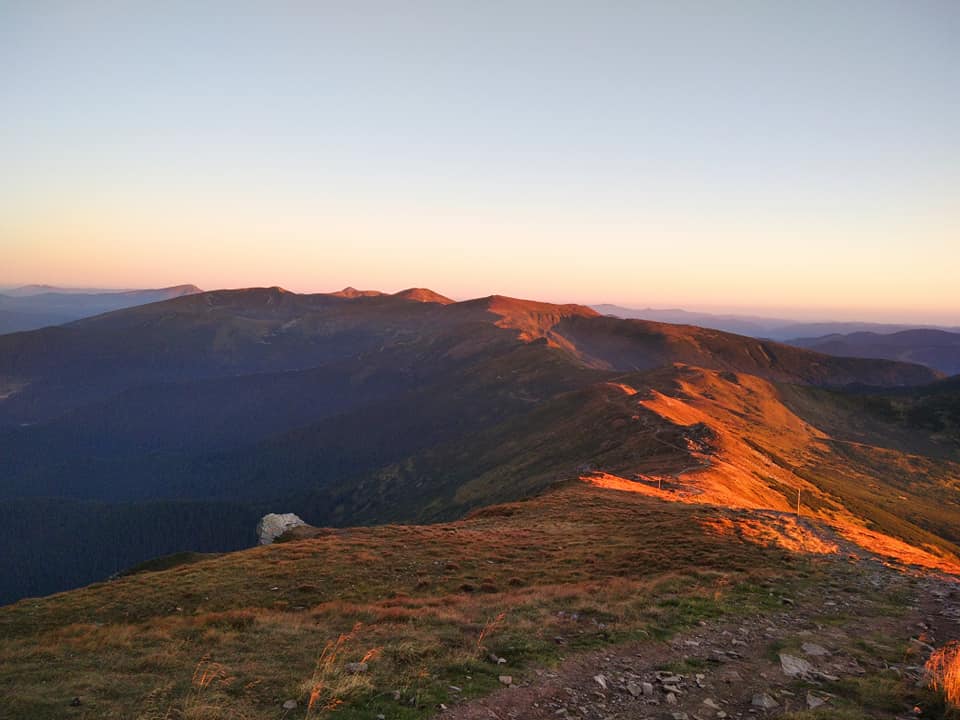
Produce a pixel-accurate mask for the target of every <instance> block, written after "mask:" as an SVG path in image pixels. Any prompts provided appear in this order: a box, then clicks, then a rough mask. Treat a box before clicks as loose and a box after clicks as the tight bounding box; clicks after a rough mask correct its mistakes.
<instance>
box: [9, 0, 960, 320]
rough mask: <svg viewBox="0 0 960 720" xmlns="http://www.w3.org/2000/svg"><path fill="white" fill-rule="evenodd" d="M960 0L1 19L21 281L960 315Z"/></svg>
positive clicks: (44, 7)
mask: <svg viewBox="0 0 960 720" xmlns="http://www.w3.org/2000/svg"><path fill="white" fill-rule="evenodd" d="M958 37H960V3H958V2H956V1H955V0H947V1H945V2H936V1H935V0H930V1H927V0H922V1H921V2H906V1H904V2H887V1H884V0H868V1H863V2H860V1H858V0H843V1H841V2H837V1H836V0H826V1H820V0H809V1H806V2H802V3H801V2H786V1H780V0H765V1H764V2H751V1H747V0H743V1H741V2H724V1H722V0H714V1H709V2H684V1H683V0H679V1H675V0H671V1H670V2H657V3H653V2H650V3H646V2H641V1H640V0H634V1H632V2H602V1H595V2H564V0H554V1H553V2H523V1H522V0H515V1H513V2H497V1H496V0H487V1H485V2H458V1H456V0H446V1H444V2H430V1H428V0H422V1H420V2H404V1H402V0H392V1H390V2H364V1H363V0H353V1H351V2H322V1H321V0H313V1H312V2H282V1H279V2H260V3H248V2H243V1H242V0H233V1H232V2H223V3H221V2H216V1H215V0H211V1H206V2H200V3H198V2H183V3H181V2H176V1H173V2H163V3H157V2H155V3H150V2H131V3H120V2H97V1H93V0H91V1H88V2H84V3H77V2H64V3H56V2H44V1H43V0H30V1H29V2H8V1H7V0H0V68H2V69H0V165H2V167H3V170H2V172H0V285H16V284H25V283H41V282H42V283H51V284H58V285H66V286H86V287H90V286H94V287H118V288H120V287H123V288H129V287H157V286H167V285H174V284H180V283H195V284H197V285H200V286H201V287H204V288H208V289H212V288H219V287H246V286H264V285H281V286H283V287H286V288H288V289H290V290H295V291H325V290H333V289H337V288H340V287H343V286H345V285H353V286H355V287H362V288H377V289H381V290H387V291H395V290H399V289H401V288H405V287H410V286H425V287H431V288H433V289H435V290H437V291H439V292H442V293H444V294H446V295H449V296H451V297H455V298H467V297H475V296H480V295H488V294H491V293H501V294H506V295H513V296H518V297H529V298H537V299H541V300H550V301H557V302H583V303H601V302H610V303H618V304H621V305H627V306H633V307H647V306H654V307H667V306H669V307H684V308H687V309H696V310H723V311H744V312H759V313H764V314H777V315H779V316H790V317H802V318H810V319H812V318H826V317H831V318H835V319H852V318H860V319H874V320H891V321H925V322H940V323H951V324H960V289H958V282H957V275H958V273H957V270H958V268H960V81H958V78H960V42H957V38H958Z"/></svg>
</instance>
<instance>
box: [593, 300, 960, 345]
mask: <svg viewBox="0 0 960 720" xmlns="http://www.w3.org/2000/svg"><path fill="white" fill-rule="evenodd" d="M592 307H593V309H594V310H596V311H597V312H599V313H600V314H602V315H614V316H615V317H620V318H636V319H638V320H652V321H654V322H667V323H679V324H682V325H696V326H698V327H705V328H712V329H714V330H723V331H724V332H732V333H736V334H738V335H747V336H749V337H757V338H769V339H771V340H778V341H781V342H783V341H787V340H791V339H793V338H815V337H819V336H822V335H842V334H847V333H875V334H879V335H882V334H890V333H896V332H902V331H904V330H916V329H930V330H945V331H949V332H960V327H948V326H939V325H923V324H916V325H911V324H903V323H872V322H860V321H853V322H799V321H796V320H788V319H785V318H773V317H762V316H755V315H734V314H713V313H704V312H690V311H688V310H681V309H679V308H672V309H663V308H643V309H638V308H627V307H621V306H619V305H593V306H592Z"/></svg>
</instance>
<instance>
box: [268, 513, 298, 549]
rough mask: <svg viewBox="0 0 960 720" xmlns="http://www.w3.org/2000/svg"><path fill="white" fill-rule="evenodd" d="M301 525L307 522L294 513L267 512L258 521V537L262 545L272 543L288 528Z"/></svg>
mask: <svg viewBox="0 0 960 720" xmlns="http://www.w3.org/2000/svg"><path fill="white" fill-rule="evenodd" d="M300 525H306V523H305V522H304V521H303V520H302V519H301V518H300V517H298V516H297V515H294V514H293V513H280V514H278V513H267V514H266V515H264V516H263V517H262V518H260V522H258V523H257V538H258V539H259V540H260V544H261V545H270V544H271V543H272V542H273V541H274V540H276V539H277V538H278V537H280V536H281V535H283V534H284V533H285V532H287V530H290V529H291V528H295V527H299V526H300Z"/></svg>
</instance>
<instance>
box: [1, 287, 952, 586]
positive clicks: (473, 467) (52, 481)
mask: <svg viewBox="0 0 960 720" xmlns="http://www.w3.org/2000/svg"><path fill="white" fill-rule="evenodd" d="M940 377H941V376H940V374H939V373H937V372H935V371H933V370H931V369H929V368H926V367H923V366H920V365H915V364H908V363H902V362H895V361H889V360H862V359H856V358H845V357H832V356H829V355H823V354H820V353H816V352H812V351H810V350H806V349H802V348H797V347H792V346H789V345H784V344H780V343H776V342H772V341H768V340H759V339H754V338H749V337H744V336H741V335H733V334H729V333H725V332H721V331H718V330H713V329H704V328H698V327H691V326H685V325H671V324H664V323H657V322H648V321H641V320H622V319H618V318H615V317H609V316H604V315H601V314H599V313H598V312H597V311H595V310H592V309H590V308H588V307H585V306H582V305H555V304H550V303H543V302H535V301H530V300H518V299H514V298H507V297H502V296H497V295H494V296H489V297H484V298H478V299H475V300H468V301H464V302H452V301H451V300H450V299H449V298H445V297H443V296H441V295H438V294H437V293H434V292H432V291H430V290H426V289H410V290H406V291H402V292H400V293H396V294H393V295H388V294H385V293H379V292H375V291H365V292H361V291H356V290H351V289H349V288H348V289H345V290H344V291H340V292H337V293H328V294H313V295H301V294H296V293H292V292H288V291H286V290H283V289H282V288H278V287H271V288H251V289H244V290H221V291H214V292H203V293H192V294H185V295H184V296H181V297H176V298H173V299H170V300H166V301H163V302H154V303H150V304H146V305H141V306H138V307H132V308H127V309H123V310H118V311H115V312H110V313H106V314H102V315H99V316H97V317H92V318H86V319H83V320H79V321H76V322H71V323H68V324H66V325H60V326H57V327H46V328H43V329H38V330H33V331H30V332H20V333H10V334H6V335H2V336H0V531H2V532H0V545H3V546H4V547H6V548H8V555H12V556H13V557H12V559H11V560H10V563H9V565H8V568H7V571H6V572H5V574H4V577H3V578H0V602H2V601H4V600H7V601H9V600H13V599H16V598H18V597H22V596H24V595H36V594H43V593H48V592H52V591H55V590H60V589H64V588H67V587H72V586H76V585H79V584H83V583H86V582H90V581H92V580H95V579H100V578H103V577H105V576H107V575H109V574H111V573H113V572H117V571H119V570H122V569H124V568H125V567H128V566H130V565H133V564H135V563H137V562H141V561H143V560H146V559H149V558H151V557H155V556H158V555H162V554H166V553H172V552H177V551H183V550H196V551H222V550H229V549H235V548H238V547H243V546H245V545H248V544H249V543H250V542H252V541H253V539H254V538H253V535H252V531H251V528H252V527H253V526H254V524H255V521H256V518H257V517H258V516H259V515H262V514H263V513H265V512H270V511H276V510H281V511H291V510H292V511H295V512H297V513H298V514H299V515H300V516H301V517H303V518H304V519H305V520H307V521H308V522H310V523H312V524H315V525H355V524H364V523H374V522H383V521H390V522H394V521H415V520H425V521H433V520H437V519H444V518H452V517H458V516H460V515H462V514H463V513H465V512H467V511H468V510H470V509H472V508H475V507H478V506H482V505H487V504H490V503H494V502H502V501H506V500H513V499H517V498H521V497H526V496H528V495H530V494H534V493H537V492H539V491H541V490H543V489H544V488H546V487H548V486H550V485H552V484H553V483H556V482H557V481H559V480H563V479H567V478H570V477H571V476H574V477H575V476H576V473H578V472H581V471H582V470H581V469H582V468H600V469H603V470H605V471H609V472H615V473H619V474H622V475H624V476H625V477H632V476H633V474H635V473H637V472H643V473H651V472H668V473H679V472H681V471H683V470H684V468H689V467H690V466H691V465H692V464H694V462H693V461H692V460H691V458H690V457H689V448H691V447H701V446H704V444H705V443H706V444H717V443H728V444H730V445H729V447H730V448H733V447H734V446H736V448H738V449H737V450H736V452H737V453H738V454H737V455H736V456H734V455H731V456H730V458H731V459H730V462H733V461H735V460H736V458H737V457H741V456H742V458H743V462H744V463H747V465H745V467H747V470H746V471H745V473H744V474H743V475H742V476H739V475H738V476H735V477H734V476H731V477H732V478H733V479H732V480H731V481H730V482H731V483H733V484H732V485H731V486H730V487H729V488H728V489H726V490H723V492H728V493H736V494H738V496H739V495H741V494H743V493H748V494H749V493H753V495H749V496H750V497H754V496H756V497H761V496H762V497H765V498H771V497H784V495H783V493H788V494H790V495H791V496H792V493H794V492H795V490H794V489H793V486H790V483H793V482H794V480H793V479H790V480H789V481H787V480H784V483H786V484H785V485H784V487H786V488H788V489H787V490H783V492H781V490H776V491H775V492H773V494H771V491H770V490H765V489H763V487H766V486H763V487H759V486H757V487H755V486H756V484H757V483H758V482H761V484H762V483H766V482H768V480H767V479H766V478H767V477H768V476H771V477H772V476H773V475H775V474H777V473H779V472H780V471H779V470H777V469H776V467H778V466H777V464H776V463H777V462H779V463H782V464H785V466H788V465H789V466H792V465H793V464H794V463H795V464H797V465H798V466H799V465H805V464H809V463H810V462H812V460H811V459H810V458H804V457H801V455H800V454H799V453H800V450H803V452H807V450H805V448H808V447H810V448H812V449H811V450H810V451H811V452H813V450H816V451H817V452H820V448H825V447H826V446H823V444H822V439H817V438H818V437H819V436H817V435H816V433H813V431H810V430H806V429H802V428H801V426H800V425H798V424H797V423H798V422H799V421H795V420H793V419H791V417H792V416H791V415H790V412H789V411H788V410H787V409H786V408H785V407H783V406H782V402H784V399H783V398H781V397H779V396H778V392H779V391H778V390H776V389H775V387H774V385H776V386H777V387H781V386H782V387H785V388H786V387H791V388H800V389H794V390H791V391H790V397H791V398H795V402H796V403H797V405H798V407H800V411H801V412H802V413H804V417H808V418H810V422H814V421H816V422H820V423H821V424H822V425H823V426H824V427H827V425H826V423H828V422H831V423H832V422H835V421H836V424H837V426H838V427H839V428H841V429H842V430H843V431H844V432H847V431H849V429H850V427H851V425H852V421H850V420H848V419H847V414H845V413H848V406H849V407H856V408H859V407H860V405H861V404H862V403H863V402H865V401H862V400H860V399H859V397H860V396H859V395H858V394H854V395H848V394H847V393H846V392H844V391H843V389H844V388H847V387H850V386H853V387H855V388H856V393H862V392H864V389H865V388H867V387H876V386H887V387H889V388H896V391H897V392H900V393H907V394H906V395H901V396H898V398H900V399H898V401H897V402H898V404H897V405H896V406H889V405H888V404H887V403H885V402H883V401H876V402H874V404H872V405H868V408H872V407H874V406H876V407H878V408H880V409H881V410H882V411H883V415H882V417H881V418H880V420H878V421H877V422H878V423H883V424H882V428H881V429H882V433H883V435H882V437H881V439H882V441H883V442H886V443H888V445H890V446H892V447H901V446H906V445H909V447H911V448H917V449H919V450H924V449H925V448H928V447H929V448H931V450H930V451H931V452H936V453H943V452H953V451H952V450H950V448H952V447H953V445H952V444H951V443H953V438H954V434H955V430H954V428H955V426H956V422H955V420H954V416H953V415H952V414H951V413H952V408H953V407H954V405H953V404H952V402H953V401H952V400H949V401H948V402H947V403H946V405H943V404H942V402H941V398H942V396H943V393H942V392H938V394H937V395H936V396H935V400H936V402H934V401H933V400H931V401H930V402H929V403H927V402H926V401H924V403H926V404H918V405H917V406H916V408H917V410H916V413H915V414H916V416H917V418H919V420H916V421H914V420H913V419H910V418H906V419H904V418H901V417H900V416H899V415H898V413H900V412H901V410H900V408H902V407H904V406H905V403H909V402H912V400H911V398H913V395H911V394H910V393H912V392H913V390H911V389H910V388H912V387H914V386H921V385H928V384H930V383H932V382H934V381H936V380H938V379H939V378H940ZM751 378H752V379H751ZM784 392H786V391H784ZM668 396H669V397H672V398H674V400H670V399H665V398H667V397H668ZM741 396H742V397H741ZM951 397H952V396H951ZM697 398H699V399H697ZM640 400H642V402H639V401H640ZM701 402H702V403H705V404H703V405H702V407H701V406H699V405H698V406H697V407H694V406H693V405H691V406H689V407H687V406H685V405H684V404H683V403H701ZM917 402H918V403H919V402H920V401H919V400H918V401H917ZM643 403H647V404H646V405H644V404H643ZM721 407H722V408H728V409H730V408H732V410H730V413H728V414H729V417H727V415H724V416H723V418H721V416H720V415H719V414H718V413H719V412H720V409H721ZM698 408H699V409H698ZM891 408H892V409H891ZM724 412H726V410H724ZM871 412H872V411H871ZM704 413H706V414H704ZM911 417H912V416H911ZM711 418H712V419H711ZM713 420H716V422H715V423H713ZM920 420H922V422H924V423H926V425H924V428H926V427H927V425H929V428H930V429H929V430H927V429H923V430H922V431H919V430H917V429H916V428H915V427H914V426H915V425H916V423H917V422H920ZM711 423H713V424H711ZM708 425H710V427H712V428H713V429H710V428H708ZM768 426H769V437H767V435H764V436H761V435H759V434H758V433H760V432H761V430H762V431H763V433H767V432H768V431H767V430H765V429H764V428H767V427H768ZM888 426H889V427H888ZM901 426H903V427H901ZM872 427H873V426H872V425H871V426H869V427H867V428H866V429H865V430H864V432H865V433H867V432H868V431H869V432H870V433H873V432H874V430H873V429H872ZM725 428H726V429H727V430H726V432H727V435H726V436H725V437H727V438H728V439H725V440H716V439H713V440H712V439H711V438H716V437H720V436H719V435H715V433H721V432H722V431H725V430H724V429H725ZM801 430H802V431H803V433H805V434H804V435H803V437H805V438H807V439H806V440H804V441H803V444H802V445H801V446H798V448H799V449H797V450H796V458H794V459H792V460H790V461H789V462H787V461H785V460H783V459H782V458H784V457H786V456H787V450H785V449H784V450H781V449H777V448H774V447H773V446H771V449H770V452H771V453H772V454H771V457H776V458H781V459H780V460H777V461H776V462H775V461H773V460H771V461H770V462H769V463H767V462H766V461H764V462H762V463H760V464H758V462H759V461H757V457H758V456H757V452H759V451H756V450H751V449H750V447H748V446H746V445H744V444H743V441H742V440H739V439H738V438H741V436H743V435H744V433H747V432H749V433H752V434H753V435H752V437H754V439H753V440H752V441H751V442H754V443H756V444H757V447H761V446H763V445H764V443H767V442H768V440H769V442H771V443H772V442H774V441H776V442H777V443H780V442H783V441H784V438H786V439H789V438H793V437H797V436H798V433H800V432H801ZM878 432H879V431H878ZM931 432H935V433H937V437H938V438H942V439H937V440H936V441H934V440H931V439H929V438H928V437H927V435H928V434H929V433H931ZM916 433H919V437H918V438H915V437H914V435H915V434H916ZM807 436H809V437H807ZM888 437H889V438H892V439H889V440H888V439H884V438H888ZM877 442H880V440H877ZM813 445H815V446H816V447H813ZM731 452H732V450H731ZM790 452H791V453H793V452H795V451H794V450H790ZM823 452H826V453H827V454H826V456H825V459H824V460H823V462H824V463H825V466H824V467H825V469H824V477H828V478H836V477H838V474H840V473H850V472H852V470H851V469H850V468H856V467H859V465H857V463H859V462H860V461H859V460H855V461H851V460H850V459H848V458H847V457H840V456H839V455H833V454H830V453H829V452H827V450H825V449H824V450H823ZM890 457H898V456H894V455H891V456H890ZM738 462H739V461H738ZM863 462H864V463H866V461H863ZM878 462H880V461H878ZM882 462H887V460H882ZM891 462H892V461H891ZM717 467H721V466H720V465H718V466H717ZM722 467H726V466H725V465H724V466H722ZM938 467H939V466H938ZM951 467H952V466H951ZM870 471H871V473H872V475H871V477H880V473H881V472H884V471H883V470H882V469H881V470H877V469H876V468H875V467H872V466H871V470H870ZM898 472H899V470H898ZM937 472H940V471H939V470H938V471H937ZM943 472H948V470H943ZM950 472H952V470H950ZM932 473H933V471H930V472H929V473H928V474H927V476H926V477H928V478H933V479H929V480H928V481H926V482H929V483H932V484H936V483H938V482H939V479H938V478H939V477H940V475H938V474H932ZM758 478H762V481H761V480H758ZM724 482H726V480H724ZM769 482H773V481H772V480H770V481H769ZM818 482H819V480H818ZM831 482H834V483H836V482H838V481H835V480H831ZM858 482H859V481H858ZM788 486H790V487H788ZM850 487H856V488H859V487H860V485H859V484H857V483H854V484H852V485H850ZM718 492H719V491H718ZM811 492H812V490H811ZM829 492H830V493H833V495H834V496H840V497H842V496H843V495H844V493H846V492H847V487H846V486H843V487H833V486H831V488H830V489H829ZM901 494H902V493H901ZM884 497H886V496H884ZM825 498H826V496H825ZM884 501H885V502H886V500H884ZM778 502H779V501H778ZM824 502H827V500H826V499H825V500H824ZM830 502H833V501H830ZM858 502H860V503H861V504H862V503H868V504H869V503H871V502H874V501H873V500H871V499H870V498H867V499H863V500H858ZM924 502H925V501H921V500H917V503H918V505H917V506H916V507H917V508H919V509H920V510H918V513H920V511H921V510H922V513H921V514H924V513H927V505H926V504H924ZM768 506H769V505H768ZM775 507H779V506H775ZM864 512H866V511H862V512H861V514H863V513H864ZM931 512H932V510H931ZM927 514H929V513H927ZM35 517H42V518H43V522H42V523H40V524H34V525H31V528H32V529H31V532H35V533H36V537H35V540H34V541H32V542H30V543H23V542H20V540H19V538H21V537H22V535H23V533H24V532H26V531H25V530H24V526H23V519H24V518H35ZM878 517H881V516H879V515H878ZM884 517H886V516H882V517H881V520H882V519H883V518H884ZM930 517H932V516H930ZM878 522H879V521H878ZM918 522H919V521H918ZM933 522H934V521H933V520H932V519H930V518H928V519H926V520H924V521H923V523H922V527H923V528H928V529H930V528H933V529H934V530H936V531H937V532H939V529H938V528H939V527H940V525H934V524H932V523H933ZM937 522H939V521H937ZM943 522H944V523H946V524H947V525H949V523H951V522H953V516H950V518H948V520H944V521H943ZM891 523H892V521H891ZM910 532H920V531H919V530H916V529H910ZM119 537H122V538H123V540H122V542H121V541H118V540H117V538H119ZM950 537H951V538H952V537H953V536H950ZM923 538H924V542H933V540H931V539H929V538H928V536H927V535H923ZM41 549H42V553H41V552H40V550H41Z"/></svg>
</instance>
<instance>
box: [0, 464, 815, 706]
mask: <svg viewBox="0 0 960 720" xmlns="http://www.w3.org/2000/svg"><path fill="white" fill-rule="evenodd" d="M721 515H722V516H724V517H725V518H729V517H730V512H729V511H724V510H723V509H721V508H715V507H711V506H694V505H683V504H672V503H666V502H663V501H660V500H657V499H655V498H649V497H645V496H643V495H637V494H631V493H622V492H616V491H613V490H608V489H602V488H596V487H591V486H588V485H586V484H580V483H577V484H572V485H566V486H563V487H560V488H557V489H555V490H553V491H551V492H548V493H547V494H545V495H543V496H540V497H538V498H535V499H532V500H528V501H525V502H519V503H513V504H509V505H501V506H495V507H490V508H486V509H484V510H482V511H479V512H477V513H475V514H474V515H473V516H471V517H469V518H467V519H465V520H463V521H458V522H453V523H448V524H442V525H429V526H397V525H388V526H381V527H372V528H359V529H352V530H343V531H321V533H320V534H319V535H318V536H317V537H313V538H309V539H303V540H297V541H292V542H287V543H282V544H278V545H274V546H268V547H260V548H254V549H251V550H248V551H243V552H239V553H233V554H229V555H223V556H219V557H213V558H209V559H204V560H201V561H199V562H194V563H191V564H186V565H182V566H179V567H174V568H172V569H167V570H163V571H160V572H145V573H141V574H137V575H132V576H129V577H124V578H121V579H119V580H116V581H114V582H110V583H101V584H96V585H92V586H90V587H87V588H84V589H82V590H78V591H73V592H69V593H63V594H60V595H55V596H52V597H48V598H42V599H29V600H23V601H21V602H19V603H17V604H15V605H12V606H8V607H4V608H0V695H2V696H3V698H4V702H3V704H2V707H0V717H4V718H18V717H27V716H29V717H31V718H36V719H42V718H171V719H174V718H191V719H199V718H227V717H230V718H272V717H275V718H303V717H324V716H325V715H328V714H331V713H333V714H335V715H336V716H337V717H343V718H352V717H365V718H371V717H376V715H377V714H378V713H384V714H385V715H387V716H388V717H393V718H414V717H424V716H429V715H431V714H433V713H435V712H437V710H438V708H439V706H440V705H441V704H447V705H449V704H451V703H455V702H456V701H457V700H458V699H460V698H466V697H471V696H476V695H480V694H484V693H487V692H489V691H491V690H492V689H494V688H496V687H499V686H500V683H501V680H500V676H501V675H509V676H512V677H513V678H514V680H519V679H520V678H521V677H523V675H524V672H525V670H527V669H529V668H531V667H533V666H536V665H544V664H546V665H549V664H551V663H554V662H557V661H558V660H560V659H561V658H562V657H564V656H567V655H569V654H571V653H573V652H576V651H578V650H583V649H588V648H594V647H598V646H601V645H603V644H606V643H616V642H621V641H625V640H630V639H642V638H650V639H659V638H664V637H667V636H669V635H670V634H672V633H673V632H675V631H677V630H679V629H681V628H683V627H686V626H689V625H691V624H695V623H696V622H697V621H699V620H701V619H705V618H711V617H716V616H720V615H722V614H731V613H749V612H755V611H758V610H762V609H763V608H764V607H769V606H770V605H771V604H775V603H779V597H778V594H779V591H781V590H782V589H783V588H784V587H786V584H789V583H791V582H794V581H800V582H802V581H803V578H804V577H805V576H808V575H809V574H810V573H813V572H815V570H814V569H813V565H812V562H811V558H810V556H804V555H799V554H796V553H792V552H788V551H786V550H784V549H782V548H781V547H778V546H777V545H775V544H773V545H761V544H757V542H758V541H757V540H751V539H750V538H749V537H748V536H744V535H739V534H736V533H733V534H731V533H728V532H724V531H723V530H722V528H723V527H724V526H725V525H728V524H729V522H719V520H720V519H721V518H720V516H721ZM767 540H769V538H767V539H765V540H764V542H766V541H767ZM774 580H775V582H776V585H775V586H774V585H773V584H771V582H772V581H774ZM774 589H776V590H777V592H776V593H775V592H773V590H774ZM491 656H495V657H496V658H502V659H503V661H502V662H500V663H498V662H496V661H495V660H493V659H491ZM351 663H363V665H359V666H357V665H350V664H351ZM74 698H79V702H80V704H79V705H71V702H72V701H73V699H74ZM289 700H295V701H296V702H297V707H296V708H294V709H289V708H288V709H284V708H283V704H284V703H285V702H287V701H289Z"/></svg>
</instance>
